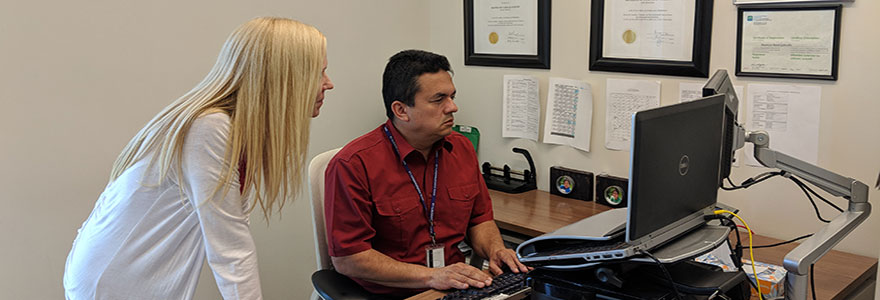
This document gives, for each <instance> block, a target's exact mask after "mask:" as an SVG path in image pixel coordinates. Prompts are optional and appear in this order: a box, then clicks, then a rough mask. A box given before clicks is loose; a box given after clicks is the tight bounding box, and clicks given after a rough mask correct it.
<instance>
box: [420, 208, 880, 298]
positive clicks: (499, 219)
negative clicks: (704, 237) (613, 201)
mask: <svg viewBox="0 0 880 300" xmlns="http://www.w3.org/2000/svg"><path fill="white" fill-rule="evenodd" d="M489 195H490V196H491V197H492V206H493V209H494V212H495V222H496V223H497V224H498V227H500V228H501V229H506V230H510V231H514V232H518V233H521V234H525V235H528V236H538V235H541V234H544V233H547V232H551V231H554V230H556V229H559V228H561V227H563V226H565V225H568V224H571V223H574V222H576V221H580V220H581V219H583V218H587V217H590V216H592V215H595V214H598V213H600V212H603V211H606V210H609V209H611V208H609V207H607V206H605V205H601V204H597V203H595V202H587V201H580V200H574V199H569V198H564V197H559V196H556V195H552V194H550V193H549V192H545V191H538V190H532V191H528V192H525V193H521V194H508V193H503V192H499V191H495V190H489ZM741 231H742V233H741V234H743V238H742V241H743V244H745V245H746V246H748V236H747V235H745V234H746V233H745V231H744V230H741ZM757 231H758V232H760V228H757ZM777 242H780V240H777V239H773V238H769V237H764V236H760V235H755V236H754V244H755V245H756V246H757V245H768V244H773V243H777ZM795 246H796V245H791V244H790V245H783V246H778V247H773V248H762V249H755V258H757V260H758V261H762V262H767V263H772V264H776V265H780V266H781V265H782V260H783V258H784V257H785V254H787V253H788V252H789V251H791V249H794V247H795ZM744 256H746V258H747V257H748V251H745V254H744ZM876 273H877V260H876V259H873V258H870V257H865V256H861V255H855V254H850V253H846V252H841V251H837V250H831V251H830V252H828V254H826V255H825V256H824V257H822V259H820V260H819V262H818V263H816V266H815V275H816V296H817V297H816V298H817V299H844V298H845V297H846V296H847V295H849V294H850V293H852V292H853V291H855V290H857V289H858V288H859V287H860V286H861V285H862V284H864V283H866V282H867V281H869V280H873V279H874V277H875V274H876ZM443 294H444V293H443V292H440V291H435V290H429V291H426V292H424V293H421V294H418V295H415V296H413V297H410V298H409V299H411V300H427V299H431V300H433V299H437V298H439V297H442V296H443Z"/></svg>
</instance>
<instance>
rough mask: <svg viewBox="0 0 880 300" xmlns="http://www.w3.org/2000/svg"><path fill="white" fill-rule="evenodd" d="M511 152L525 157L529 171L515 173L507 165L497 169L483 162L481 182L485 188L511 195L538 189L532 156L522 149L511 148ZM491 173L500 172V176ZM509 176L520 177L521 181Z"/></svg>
mask: <svg viewBox="0 0 880 300" xmlns="http://www.w3.org/2000/svg"><path fill="white" fill-rule="evenodd" d="M513 152H516V153H519V154H522V155H523V156H525V157H526V160H527V161H528V162H529V170H523V171H522V172H517V171H512V170H510V167H509V166H507V165H504V168H498V167H493V166H492V165H491V164H489V163H488V162H485V163H483V180H485V181H486V187H488V188H490V189H493V190H496V191H502V192H505V193H511V194H517V193H522V192H525V191H530V190H534V189H537V188H538V184H537V183H536V180H535V162H534V161H532V156H531V155H530V154H529V151H528V150H526V149H522V148H513ZM492 171H500V172H501V175H498V174H493V173H492ZM511 174H513V175H517V176H519V177H522V179H517V178H513V177H512V176H511Z"/></svg>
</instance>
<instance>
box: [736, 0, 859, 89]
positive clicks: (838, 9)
mask: <svg viewBox="0 0 880 300" xmlns="http://www.w3.org/2000/svg"><path fill="white" fill-rule="evenodd" d="M814 10H828V11H834V28H833V29H832V30H833V31H834V38H833V39H832V43H833V45H832V50H831V51H832V53H831V57H830V59H831V73H830V74H828V75H815V74H801V73H774V72H746V71H742V55H743V45H742V38H743V37H742V34H743V28H742V27H743V15H744V13H745V12H747V11H814ZM842 12H843V5H840V4H834V5H812V6H755V7H739V8H738V9H737V18H736V20H737V25H736V70H735V72H736V73H735V74H736V76H754V77H771V78H797V79H819V80H837V67H838V58H839V56H840V19H841V13H842Z"/></svg>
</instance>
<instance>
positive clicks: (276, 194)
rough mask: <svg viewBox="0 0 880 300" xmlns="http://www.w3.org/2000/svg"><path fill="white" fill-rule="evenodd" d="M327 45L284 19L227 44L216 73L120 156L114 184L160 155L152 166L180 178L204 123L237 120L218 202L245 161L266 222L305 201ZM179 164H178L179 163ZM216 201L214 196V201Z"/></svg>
mask: <svg viewBox="0 0 880 300" xmlns="http://www.w3.org/2000/svg"><path fill="white" fill-rule="evenodd" d="M326 44H327V42H326V39H325V37H324V35H323V34H321V32H319V31H318V30H317V29H316V28H314V27H312V26H310V25H306V24H303V23H300V22H297V21H294V20H290V19H284V18H270V17H263V18H256V19H253V20H251V21H248V22H247V23H245V24H243V25H241V26H240V27H238V28H237V29H236V30H235V31H234V32H233V33H232V34H231V35H230V36H229V38H228V39H227V40H226V43H225V44H224V45H223V48H222V50H221V51H220V55H219V56H218V58H217V62H216V63H215V64H214V67H213V68H212V69H211V71H210V72H209V73H208V75H207V76H206V77H205V79H204V80H202V82H201V83H199V84H198V85H196V87H195V88H193V89H192V90H190V91H189V92H187V93H186V94H185V95H183V96H182V97H180V98H178V99H177V100H175V101H174V102H173V103H171V104H170V105H168V106H167V107H165V108H164V109H163V110H162V111H161V112H159V113H158V114H157V115H156V116H155V117H153V119H152V120H150V122H148V123H147V125H146V126H144V128H143V129H141V130H140V131H139V132H138V133H137V135H135V136H134V137H133V138H132V139H131V141H129V143H128V145H126V146H125V148H124V149H123V150H122V153H120V154H119V157H118V158H117V159H116V162H115V163H114V164H113V169H112V170H111V172H110V180H111V181H112V180H115V179H116V178H118V177H119V176H120V175H122V173H123V172H124V171H125V170H126V169H128V168H129V167H131V166H132V165H133V164H134V163H135V162H136V161H137V160H139V159H141V158H142V157H143V156H144V155H146V154H147V153H149V152H150V151H151V150H153V149H154V148H155V150H156V151H154V152H153V155H152V160H151V161H150V166H151V167H153V166H156V167H158V168H159V174H160V178H163V179H164V178H166V175H167V174H168V171H169V170H170V169H171V168H172V167H175V168H176V170H177V171H178V172H180V171H181V165H180V158H181V152H182V148H183V141H184V139H185V138H186V135H187V133H188V132H189V129H190V127H191V125H192V123H193V121H194V120H195V119H196V118H198V117H199V116H202V115H205V114H208V113H212V112H217V111H223V112H226V113H227V114H228V115H229V116H230V120H231V125H230V127H231V128H230V139H229V141H228V142H227V145H226V154H225V155H226V161H227V162H228V163H229V165H228V169H227V170H226V171H225V175H224V176H223V178H221V179H220V182H219V184H218V186H217V187H216V188H215V190H214V195H216V194H217V193H218V192H220V191H221V189H222V192H223V193H224V194H225V193H226V192H228V190H229V185H228V184H226V183H229V182H232V180H233V177H234V174H236V170H237V169H238V167H239V163H240V162H241V161H242V160H246V164H247V167H246V171H245V174H244V176H243V178H244V181H243V182H241V185H242V190H243V191H253V197H252V199H253V203H252V205H250V207H251V210H253V209H254V208H255V207H256V206H259V207H260V208H262V210H263V215H264V216H265V217H266V218H267V220H268V218H269V216H270V215H271V214H272V210H273V208H274V207H275V206H276V199H278V198H281V201H280V203H277V206H278V210H279V211H280V210H281V208H282V207H283V206H284V203H285V202H286V199H287V198H288V197H289V196H295V195H297V194H298V193H299V191H300V188H301V181H302V171H301V170H302V168H303V166H304V165H305V156H306V152H307V151H308V149H307V148H308V141H309V125H310V122H311V118H312V112H313V110H314V107H315V100H316V98H317V96H318V92H319V89H320V88H321V78H322V76H323V75H322V69H323V62H324V59H325V56H326ZM173 162H176V163H173ZM212 196H213V195H212Z"/></svg>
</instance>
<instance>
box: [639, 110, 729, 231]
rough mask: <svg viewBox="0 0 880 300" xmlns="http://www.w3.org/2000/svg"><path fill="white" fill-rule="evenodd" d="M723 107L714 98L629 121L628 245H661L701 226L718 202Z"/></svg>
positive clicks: (655, 111) (654, 112)
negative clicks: (630, 129) (631, 136)
mask: <svg viewBox="0 0 880 300" xmlns="http://www.w3.org/2000/svg"><path fill="white" fill-rule="evenodd" d="M724 102H725V99H724V96H723V95H715V96H709V97H703V98H700V99H699V100H697V101H691V102H684V103H679V104H674V105H669V106H663V107H659V108H655V109H650V110H644V111H640V112H637V113H636V114H635V115H634V116H633V127H632V128H633V138H632V147H631V152H630V153H631V157H630V180H629V191H630V194H629V195H630V202H629V208H628V212H627V214H628V215H627V229H626V230H627V232H626V239H627V241H628V242H636V243H642V242H645V241H647V242H648V244H651V243H654V242H653V241H657V242H658V243H663V241H668V240H671V239H673V238H675V237H677V236H680V235H682V234H684V233H687V232H689V231H691V230H693V229H694V228H697V227H699V226H701V225H703V224H705V220H704V219H703V217H704V216H705V215H707V214H711V213H712V210H714V209H715V203H716V201H717V196H718V182H717V179H718V176H719V172H720V164H719V163H718V161H719V160H720V159H721V141H722V129H723V127H724V114H725V108H724ZM648 248H651V245H648Z"/></svg>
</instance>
